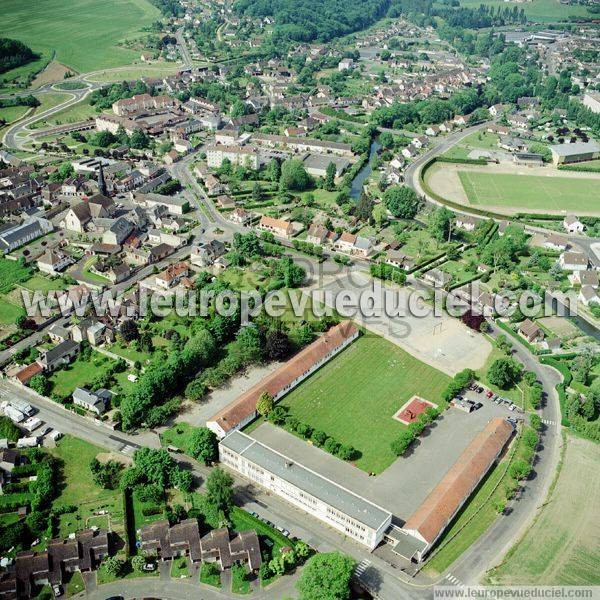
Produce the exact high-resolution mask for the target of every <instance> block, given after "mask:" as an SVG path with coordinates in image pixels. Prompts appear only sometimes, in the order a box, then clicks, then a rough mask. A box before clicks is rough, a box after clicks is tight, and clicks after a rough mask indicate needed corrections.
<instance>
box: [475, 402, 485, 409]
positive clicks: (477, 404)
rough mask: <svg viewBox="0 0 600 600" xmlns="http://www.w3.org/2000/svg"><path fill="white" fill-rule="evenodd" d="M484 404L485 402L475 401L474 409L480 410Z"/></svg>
mask: <svg viewBox="0 0 600 600" xmlns="http://www.w3.org/2000/svg"><path fill="white" fill-rule="evenodd" d="M482 406H483V404H482V403H481V402H475V404H474V405H473V410H479V409H480V408H481V407H482Z"/></svg>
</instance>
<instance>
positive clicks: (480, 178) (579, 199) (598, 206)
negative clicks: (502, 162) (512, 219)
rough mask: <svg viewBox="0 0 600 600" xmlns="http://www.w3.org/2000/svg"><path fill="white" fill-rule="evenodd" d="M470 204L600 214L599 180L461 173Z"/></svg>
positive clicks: (474, 172) (461, 179)
mask: <svg viewBox="0 0 600 600" xmlns="http://www.w3.org/2000/svg"><path fill="white" fill-rule="evenodd" d="M458 175H459V177H460V181H461V183H462V186H463V188H464V191H465V193H466V195H467V198H468V199H469V202H470V203H471V204H473V205H477V206H484V207H486V206H503V207H511V208H522V209H524V210H551V211H575V212H577V211H578V209H580V208H581V207H582V206H586V207H587V209H588V210H592V211H598V212H600V196H598V194H597V188H598V180H595V179H593V178H586V179H583V178H581V179H578V178H574V177H543V176H539V175H516V174H515V175H511V174H509V173H484V172H476V171H459V173H458Z"/></svg>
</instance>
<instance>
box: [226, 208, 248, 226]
mask: <svg viewBox="0 0 600 600" xmlns="http://www.w3.org/2000/svg"><path fill="white" fill-rule="evenodd" d="M229 220H230V221H233V222H234V223H237V224H238V225H246V223H248V222H249V221H251V220H252V213H250V212H248V211H247V210H246V209H245V208H234V209H233V210H232V211H231V213H229Z"/></svg>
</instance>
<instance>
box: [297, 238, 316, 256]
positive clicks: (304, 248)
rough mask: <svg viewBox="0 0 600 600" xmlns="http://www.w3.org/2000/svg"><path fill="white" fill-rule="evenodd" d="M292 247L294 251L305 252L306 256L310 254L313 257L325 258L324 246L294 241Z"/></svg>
mask: <svg viewBox="0 0 600 600" xmlns="http://www.w3.org/2000/svg"><path fill="white" fill-rule="evenodd" d="M292 246H293V247H294V249H296V250H298V251H300V252H304V254H310V255H311V256H317V257H321V256H323V246H319V244H311V243H310V242H305V241H303V240H292Z"/></svg>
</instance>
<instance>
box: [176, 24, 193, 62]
mask: <svg viewBox="0 0 600 600" xmlns="http://www.w3.org/2000/svg"><path fill="white" fill-rule="evenodd" d="M175 39H176V40H177V45H178V46H179V52H180V53H181V59H182V61H183V66H184V68H186V69H189V68H191V66H192V64H193V63H192V55H191V54H190V50H189V48H188V45H187V42H186V41H185V36H184V35H183V29H178V30H177V33H175Z"/></svg>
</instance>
